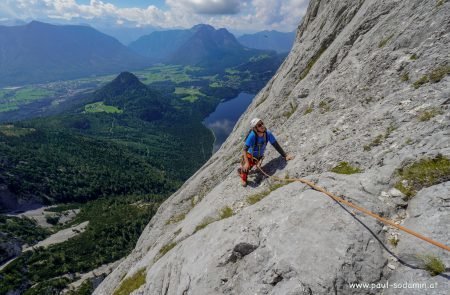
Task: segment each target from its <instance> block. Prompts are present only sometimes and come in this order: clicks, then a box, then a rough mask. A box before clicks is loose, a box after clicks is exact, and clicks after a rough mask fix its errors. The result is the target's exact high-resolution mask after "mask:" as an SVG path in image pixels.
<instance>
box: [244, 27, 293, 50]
mask: <svg viewBox="0 0 450 295" xmlns="http://www.w3.org/2000/svg"><path fill="white" fill-rule="evenodd" d="M237 40H238V41H239V42H240V43H241V44H242V45H244V46H246V47H249V48H255V49H262V50H275V51H277V52H278V53H282V52H289V51H290V50H291V48H292V45H293V44H294V40H295V32H288V33H283V32H277V31H262V32H258V33H255V34H246V35H242V36H240V37H239V38H238V39H237Z"/></svg>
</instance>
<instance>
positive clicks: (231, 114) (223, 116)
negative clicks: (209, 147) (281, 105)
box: [203, 92, 255, 153]
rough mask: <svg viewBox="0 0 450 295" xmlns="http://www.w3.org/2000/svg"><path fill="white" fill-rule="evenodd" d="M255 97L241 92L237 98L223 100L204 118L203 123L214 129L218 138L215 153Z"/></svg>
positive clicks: (215, 142)
mask: <svg viewBox="0 0 450 295" xmlns="http://www.w3.org/2000/svg"><path fill="white" fill-rule="evenodd" d="M254 97H255V95H254V94H249V93H245V92H241V93H239V95H238V96H236V97H235V98H232V99H230V100H227V101H225V102H221V103H220V104H219V105H218V106H217V108H216V110H215V111H214V112H213V113H211V114H210V115H209V116H208V117H206V119H205V120H203V124H204V125H205V126H206V127H208V128H210V129H211V130H212V131H213V133H214V136H215V138H216V139H215V141H214V146H213V153H215V152H216V151H217V150H218V149H219V148H220V146H221V145H222V143H224V142H225V140H226V139H227V137H228V135H230V133H231V131H232V130H233V127H234V125H235V124H236V122H237V121H238V120H239V117H240V116H241V115H242V113H243V112H245V110H246V109H247V107H248V106H249V105H250V103H251V102H252V100H253V98H254Z"/></svg>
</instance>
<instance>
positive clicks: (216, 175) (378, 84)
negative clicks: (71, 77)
mask: <svg viewBox="0 0 450 295" xmlns="http://www.w3.org/2000/svg"><path fill="white" fill-rule="evenodd" d="M449 32H450V3H449V2H446V1H435V0H428V1H423V0H407V1H406V0H373V1H363V0H359V1H358V0H351V1H350V0H339V1H338V0H311V2H310V4H309V8H308V12H307V14H306V15H305V17H304V18H303V20H302V23H301V24H300V26H299V28H298V31H297V37H296V42H295V44H294V47H293V49H292V51H291V52H290V54H289V56H288V57H287V59H286V60H285V62H284V64H283V65H282V66H281V68H280V69H279V71H278V72H277V74H276V75H275V76H274V77H273V79H272V80H271V81H270V82H269V83H268V84H267V86H266V87H265V88H264V89H263V90H262V91H261V92H260V93H259V94H258V95H257V96H256V97H255V99H254V101H253V103H252V104H251V105H250V107H249V108H248V110H247V112H246V113H245V114H244V115H243V116H242V117H241V119H240V120H239V122H238V123H237V125H236V127H235V128H234V130H233V133H232V134H231V135H230V137H229V138H228V140H227V141H226V142H225V143H224V144H223V146H222V147H221V149H220V150H219V151H218V152H217V153H216V154H214V155H213V157H212V158H211V159H210V160H209V161H208V162H207V163H206V164H205V165H204V166H203V167H202V169H200V170H199V171H198V172H197V173H196V174H195V175H194V176H192V177H191V178H190V179H189V180H188V181H187V182H186V183H185V184H184V185H183V187H182V188H181V189H180V190H179V191H178V192H176V193H175V194H174V195H172V196H171V197H170V198H169V199H168V200H167V201H166V202H165V203H164V204H163V205H162V206H161V207H160V208H159V211H158V214H157V215H156V216H155V217H154V218H153V219H152V221H151V222H150V223H149V225H148V226H147V228H146V229H145V231H144V232H143V234H142V236H141V238H140V240H139V241H138V243H137V245H136V248H135V250H134V251H133V253H132V254H131V255H130V256H129V257H128V258H127V259H126V260H125V261H124V262H123V263H121V264H120V266H119V267H118V268H117V269H116V270H115V271H114V272H113V273H112V274H111V275H110V276H108V277H107V278H106V279H105V280H104V282H103V283H102V284H101V285H100V286H99V287H98V288H97V290H96V291H95V294H113V293H114V290H117V289H118V288H119V287H120V286H124V285H126V284H128V283H129V282H131V281H133V280H137V279H138V278H139V277H141V278H142V277H145V278H146V282H145V284H142V285H141V286H140V287H139V288H138V289H136V290H135V291H134V292H133V293H132V294H331V293H334V294H378V293H382V292H384V294H424V292H425V293H427V294H445V293H446V292H447V291H448V288H449V281H448V272H447V273H446V274H444V275H440V276H439V275H438V276H431V275H430V274H429V272H427V271H426V270H424V263H423V260H424V259H422V258H423V257H429V256H427V255H434V256H435V257H436V258H437V259H438V260H440V261H442V262H444V264H446V265H447V266H448V265H450V256H449V254H448V252H446V251H444V250H441V249H439V248H437V247H434V246H432V245H429V244H427V243H426V242H423V241H421V240H418V239H417V238H415V237H411V236H409V235H407V234H406V233H403V232H398V231H397V230H393V229H392V228H390V227H386V226H384V225H383V224H381V223H379V222H377V221H375V220H374V219H372V218H370V217H367V216H365V215H361V214H360V213H358V212H356V213H355V212H352V210H349V209H346V208H344V207H343V206H340V205H339V204H337V203H336V202H334V201H333V200H331V199H330V198H328V197H326V196H325V195H323V194H321V193H319V192H317V191H314V190H312V189H310V188H308V187H307V186H305V185H303V184H301V183H298V182H295V183H290V184H286V185H284V186H280V185H278V186H277V185H276V183H275V182H274V181H272V180H271V179H267V178H265V177H262V176H260V175H259V173H254V174H253V175H251V177H250V185H249V186H248V187H246V188H243V187H241V186H240V185H239V179H238V176H237V173H236V168H237V167H238V162H239V155H240V153H241V147H242V140H243V135H244V134H246V132H247V130H248V124H249V121H250V119H251V118H252V117H261V118H263V120H264V122H265V123H266V125H267V126H268V128H269V129H270V130H272V131H273V132H274V134H275V135H276V136H277V139H278V141H279V142H280V143H281V144H282V145H283V147H284V148H285V149H286V150H288V151H289V152H292V153H294V154H295V155H296V158H295V159H294V160H292V161H290V162H288V163H286V162H285V161H284V160H283V159H281V158H280V157H279V155H278V154H277V152H276V151H275V150H274V149H273V148H270V147H269V148H268V152H267V154H266V159H265V163H264V166H263V168H264V169H265V170H266V171H268V172H269V173H270V174H273V175H276V176H279V177H286V176H287V175H288V176H289V177H304V178H307V179H310V180H312V181H314V182H316V183H317V184H318V185H320V186H322V187H324V188H326V189H327V190H328V191H331V192H333V193H335V194H337V195H344V196H345V198H346V199H347V200H350V201H351V202H353V203H356V204H359V205H361V206H363V207H365V208H367V209H369V210H371V211H373V212H375V213H377V214H380V215H383V216H385V217H387V218H390V219H393V220H395V221H397V222H398V223H402V224H404V225H406V226H408V227H410V228H411V229H413V230H417V231H419V232H421V233H422V234H424V235H426V236H429V237H430V238H433V239H435V240H438V241H440V242H442V243H444V244H447V245H448V244H450V243H449V242H450V235H449V232H448V224H450V214H449V213H450V209H449V208H450V207H449V201H450V199H449V190H450V182H449V172H448V158H449V156H450V147H449V116H450V115H449V110H448V108H449V103H450V100H449V94H450V77H449V76H448V74H449V71H450V70H449V66H450V62H449V57H450V47H449V44H450V33H449ZM425 161H427V162H425ZM439 161H440V162H439ZM342 162H347V163H349V165H351V166H353V167H357V168H359V169H360V170H361V171H360V172H359V173H355V174H349V175H347V174H339V173H335V172H331V170H332V168H334V167H336V166H339V167H342V166H343V165H344V164H342ZM438 162H439V163H440V164H442V163H443V164H442V165H441V166H442V167H441V166H439V165H440V164H439V165H435V166H436V167H434V166H433V163H438ZM424 163H425V164H427V165H428V164H429V166H432V168H431V169H434V171H435V170H436V171H438V172H442V173H441V174H440V175H439V176H438V177H437V178H436V179H434V180H433V181H431V182H427V183H422V184H421V185H417V186H414V187H413V188H411V186H413V185H412V183H413V182H414V181H413V180H411V179H410V180H404V181H403V182H402V181H401V179H402V178H401V177H402V175H405V174H402V171H403V172H405V171H409V170H408V169H410V168H411V167H413V168H414V167H419V168H418V170H421V169H420V165H421V164H424ZM430 163H431V164H430ZM425 164H424V165H425ZM411 165H413V166H411ZM401 168H403V170H399V169H401ZM411 169H412V168H411ZM422 170H423V169H422ZM334 171H336V170H334ZM404 177H406V176H404ZM396 184H397V185H396ZM402 185H403V189H402V190H403V192H404V193H407V192H406V190H405V188H407V187H410V189H411V190H413V189H415V190H416V191H417V194H415V196H414V197H411V198H408V197H407V196H405V195H404V194H403V193H402V192H400V191H399V190H397V189H394V186H396V187H401V186H402ZM256 194H258V195H256ZM411 195H414V192H413V193H411ZM262 197H264V198H262ZM261 198H262V199H261ZM258 199H261V200H260V201H259V202H256V203H255V201H257V200H258ZM231 213H233V215H232V216H231V217H229V216H230V215H231ZM130 218H131V217H130ZM387 282H389V283H391V284H393V283H398V284H403V283H426V284H427V287H430V286H431V284H436V285H435V286H436V288H433V289H427V290H426V291H424V289H423V286H422V288H412V289H406V288H404V289H394V288H393V286H391V287H390V288H387V289H386V288H385V289H383V288H382V285H381V284H384V283H387ZM351 283H369V284H372V283H373V284H380V285H378V286H379V287H380V288H379V289H377V288H370V287H368V288H359V289H358V288H352V287H351V286H350V284H351Z"/></svg>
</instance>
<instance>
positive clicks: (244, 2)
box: [0, 0, 309, 31]
mask: <svg viewBox="0 0 450 295" xmlns="http://www.w3.org/2000/svg"><path fill="white" fill-rule="evenodd" d="M0 1H1V2H2V3H1V4H0V17H2V18H5V17H7V18H10V19H25V20H29V19H37V20H44V21H45V20H49V21H51V19H59V20H66V21H69V22H70V21H74V22H83V20H88V21H89V23H91V24H93V25H98V24H102V23H103V24H117V25H119V24H124V23H126V24H135V25H139V26H143V25H152V26H160V27H163V28H171V27H186V28H188V27H192V26H193V25H196V24H198V23H208V24H211V25H213V26H215V27H226V28H229V29H234V30H247V31H250V30H254V31H256V30H263V29H277V30H282V31H292V30H294V29H295V28H296V26H297V25H298V23H299V22H300V20H301V17H302V16H303V15H304V13H305V11H306V8H307V5H308V2H309V0H283V1H281V0H270V1H269V0H166V4H167V6H168V9H167V10H162V9H160V8H158V7H156V6H153V5H150V6H148V7H146V8H137V7H128V8H120V7H117V6H115V5H113V4H111V3H108V0H91V1H90V3H89V4H78V3H77V1H76V0H0ZM131 3H132V2H131Z"/></svg>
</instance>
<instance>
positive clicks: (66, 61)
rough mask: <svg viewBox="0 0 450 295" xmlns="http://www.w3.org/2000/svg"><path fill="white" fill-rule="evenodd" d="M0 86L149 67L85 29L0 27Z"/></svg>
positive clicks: (37, 24)
mask: <svg viewBox="0 0 450 295" xmlns="http://www.w3.org/2000/svg"><path fill="white" fill-rule="evenodd" d="M0 41H1V42H0V52H1V53H2V54H1V60H0V81H1V82H0V85H2V86H7V85H20V84H30V83H37V82H46V81H55V80H62V79H71V78H78V77H82V76H87V75H93V74H105V73H111V72H117V71H123V70H131V69H138V68H142V67H145V65H149V62H148V60H146V59H145V58H143V57H141V56H139V55H137V54H136V53H134V52H132V51H131V50H129V49H128V48H127V47H125V46H124V45H122V44H121V43H120V42H119V41H117V40H116V39H114V38H113V37H110V36H108V35H105V34H103V33H100V32H99V31H97V30H95V29H93V28H92V27H88V26H76V25H51V24H47V23H42V22H38V21H32V22H30V23H28V24H26V25H23V26H12V27H6V26H1V27H0Z"/></svg>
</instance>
